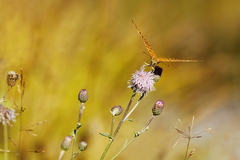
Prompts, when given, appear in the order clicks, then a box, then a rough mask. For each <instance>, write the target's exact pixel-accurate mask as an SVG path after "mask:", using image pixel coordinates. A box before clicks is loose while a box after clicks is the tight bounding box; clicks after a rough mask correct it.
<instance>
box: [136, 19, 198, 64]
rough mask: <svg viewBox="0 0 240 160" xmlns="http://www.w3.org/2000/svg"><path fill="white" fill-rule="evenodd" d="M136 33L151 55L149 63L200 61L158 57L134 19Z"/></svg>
mask: <svg viewBox="0 0 240 160" xmlns="http://www.w3.org/2000/svg"><path fill="white" fill-rule="evenodd" d="M132 22H133V24H134V26H135V28H136V30H137V32H138V34H139V35H140V37H141V39H142V41H143V43H144V45H145V46H146V48H147V50H148V55H149V56H150V57H151V63H150V65H152V67H153V66H155V65H157V64H158V63H161V62H202V60H187V59H175V58H158V57H157V56H156V54H155V53H154V52H153V49H152V47H151V46H150V44H149V43H148V41H147V40H146V39H145V38H144V37H143V35H142V33H141V32H140V31H139V29H138V27H137V25H136V24H135V23H134V21H133V20H132Z"/></svg>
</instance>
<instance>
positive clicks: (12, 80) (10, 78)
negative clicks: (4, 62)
mask: <svg viewBox="0 0 240 160" xmlns="http://www.w3.org/2000/svg"><path fill="white" fill-rule="evenodd" d="M18 79H19V75H18V74H17V73H16V72H14V71H10V72H8V75H7V84H8V86H10V87H13V86H15V84H16V82H17V80H18Z"/></svg>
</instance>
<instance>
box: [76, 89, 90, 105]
mask: <svg viewBox="0 0 240 160" xmlns="http://www.w3.org/2000/svg"><path fill="white" fill-rule="evenodd" d="M78 100H79V101H80V102H81V103H85V102H87V100H88V92H87V90H86V89H81V91H80V92H79V94H78Z"/></svg>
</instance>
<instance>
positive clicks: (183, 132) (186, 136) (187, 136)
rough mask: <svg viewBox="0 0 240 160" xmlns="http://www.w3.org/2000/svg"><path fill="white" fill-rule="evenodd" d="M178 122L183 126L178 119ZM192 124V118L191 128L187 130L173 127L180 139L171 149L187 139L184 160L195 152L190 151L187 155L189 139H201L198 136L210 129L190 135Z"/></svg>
mask: <svg viewBox="0 0 240 160" xmlns="http://www.w3.org/2000/svg"><path fill="white" fill-rule="evenodd" d="M178 121H179V122H180V124H181V125H182V127H183V124H182V122H181V120H180V119H178ZM193 122H194V116H193V118H192V125H191V127H189V128H188V130H185V128H184V127H183V130H181V129H179V128H177V127H175V129H176V130H177V132H178V133H180V134H181V136H180V138H179V139H178V140H177V142H176V143H175V144H174V145H173V148H174V147H175V146H176V145H177V144H178V142H179V141H180V140H181V139H188V143H187V149H186V153H185V160H187V159H189V158H190V157H191V156H192V155H193V152H194V151H195V149H193V150H192V151H190V153H189V154H188V149H189V145H190V141H191V139H193V138H201V137H202V136H200V135H199V134H201V133H203V132H206V131H210V130H211V128H208V129H206V130H204V131H202V132H200V133H197V134H195V135H192V129H193Z"/></svg>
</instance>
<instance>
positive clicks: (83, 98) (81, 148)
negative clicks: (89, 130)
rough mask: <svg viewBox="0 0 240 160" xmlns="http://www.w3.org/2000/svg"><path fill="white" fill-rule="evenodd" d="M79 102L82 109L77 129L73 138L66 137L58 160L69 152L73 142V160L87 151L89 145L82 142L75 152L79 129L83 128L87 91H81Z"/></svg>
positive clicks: (72, 134) (73, 133)
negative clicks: (82, 118) (82, 121)
mask: <svg viewBox="0 0 240 160" xmlns="http://www.w3.org/2000/svg"><path fill="white" fill-rule="evenodd" d="M78 100H79V101H80V103H81V104H80V106H79V107H80V109H79V115H78V121H77V125H76V128H75V129H73V131H72V133H71V136H66V137H65V138H64V140H63V142H62V144H61V149H62V150H61V152H60V155H59V157H58V160H61V159H62V157H63V155H64V153H65V151H67V150H69V148H70V147H71V145H72V141H73V148H72V155H71V159H72V160H73V159H74V158H76V157H77V156H78V155H79V154H80V153H81V152H82V151H84V150H86V149H87V143H86V142H85V141H82V142H80V143H79V145H78V150H77V151H75V146H76V140H77V133H78V130H79V128H80V127H81V126H82V124H81V123H80V121H81V117H82V114H83V110H84V109H85V107H84V103H86V102H87V100H88V92H87V90H86V89H81V90H80V92H79V94H78Z"/></svg>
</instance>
